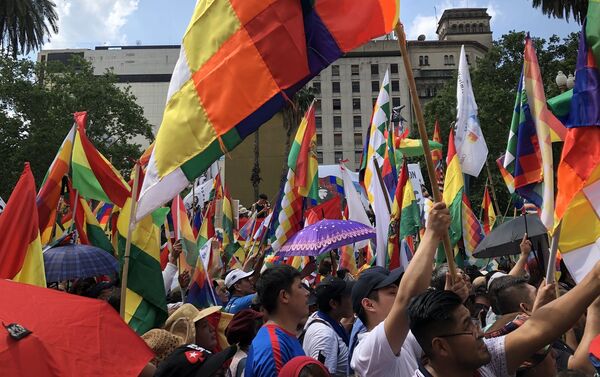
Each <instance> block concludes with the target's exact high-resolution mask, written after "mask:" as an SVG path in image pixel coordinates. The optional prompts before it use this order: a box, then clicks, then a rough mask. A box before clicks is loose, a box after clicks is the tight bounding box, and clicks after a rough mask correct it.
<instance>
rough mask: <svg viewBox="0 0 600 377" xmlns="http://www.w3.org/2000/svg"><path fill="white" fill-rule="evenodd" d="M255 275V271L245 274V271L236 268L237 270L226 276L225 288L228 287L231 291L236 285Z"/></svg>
mask: <svg viewBox="0 0 600 377" xmlns="http://www.w3.org/2000/svg"><path fill="white" fill-rule="evenodd" d="M253 273H254V271H248V272H245V271H243V270H240V269H239V268H236V269H235V270H233V271H231V272H230V273H228V274H227V276H225V286H226V287H227V289H229V288H231V287H232V286H233V285H234V284H235V283H237V282H238V281H240V280H242V279H244V278H247V277H248V276H251V275H252V274H253Z"/></svg>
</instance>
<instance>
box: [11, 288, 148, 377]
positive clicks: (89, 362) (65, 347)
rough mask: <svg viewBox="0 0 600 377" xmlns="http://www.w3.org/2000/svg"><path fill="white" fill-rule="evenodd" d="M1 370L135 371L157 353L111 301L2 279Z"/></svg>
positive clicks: (35, 373)
mask: <svg viewBox="0 0 600 377" xmlns="http://www.w3.org/2000/svg"><path fill="white" fill-rule="evenodd" d="M0 297H2V302H3V303H4V304H3V305H0V322H2V323H3V324H5V325H8V324H13V323H16V324H18V325H20V326H22V327H24V328H25V329H27V330H29V331H31V334H29V335H27V336H25V337H23V338H21V339H20V340H16V339H14V338H12V337H11V336H9V333H8V331H7V329H5V328H4V326H0V376H50V377H54V376H103V377H110V376H115V377H116V376H137V375H139V373H140V372H141V371H142V369H143V368H144V366H146V365H147V364H148V362H149V361H150V360H151V359H152V357H154V354H153V353H152V351H151V350H150V349H149V348H148V346H146V343H145V342H144V341H143V340H142V339H141V338H140V337H139V336H138V335H137V334H136V333H135V332H134V331H133V330H131V329H130V328H129V326H127V324H126V323H125V322H123V320H121V317H119V313H117V312H116V311H115V310H114V309H113V308H112V307H111V306H110V305H108V303H106V302H105V301H101V300H95V299H90V298H85V297H80V296H76V295H72V294H68V293H64V292H60V291H55V290H53V289H48V288H40V287H35V286H33V285H29V284H21V283H15V282H12V281H9V280H3V279H0Z"/></svg>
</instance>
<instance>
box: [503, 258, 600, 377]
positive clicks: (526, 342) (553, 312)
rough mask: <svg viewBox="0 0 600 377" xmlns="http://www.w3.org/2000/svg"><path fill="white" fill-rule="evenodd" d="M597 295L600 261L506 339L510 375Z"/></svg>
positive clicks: (581, 311) (574, 319)
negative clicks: (576, 282) (565, 292)
mask: <svg viewBox="0 0 600 377" xmlns="http://www.w3.org/2000/svg"><path fill="white" fill-rule="evenodd" d="M599 295H600V262H598V263H596V265H595V266H594V268H593V269H592V270H591V271H590V273H589V274H588V275H587V276H586V277H585V278H584V279H583V280H582V281H581V283H579V284H578V285H577V286H576V287H575V288H573V289H572V290H571V291H570V292H568V293H567V294H565V295H564V296H562V297H560V298H558V299H556V300H554V301H552V302H550V303H549V304H546V305H544V306H542V307H541V308H539V309H538V310H536V311H535V312H534V313H533V314H532V315H531V317H530V318H529V320H527V322H525V323H524V324H523V326H521V327H520V328H518V329H517V330H515V331H513V332H511V333H510V334H508V335H507V336H506V343H505V344H506V345H505V346H506V361H507V363H508V371H509V373H514V372H515V371H516V369H517V367H518V366H519V365H520V364H521V363H522V362H523V361H524V360H525V359H526V358H527V357H529V356H530V355H532V354H533V353H535V352H536V351H537V350H539V349H541V348H542V347H544V346H546V345H547V344H549V343H551V342H553V341H554V340H555V339H556V338H558V337H559V336H560V335H562V334H563V333H565V332H566V331H567V330H568V329H569V328H570V327H571V326H572V325H573V324H574V323H575V322H576V321H577V320H578V319H579V317H580V316H581V315H582V314H583V313H584V312H585V310H586V308H587V307H588V306H589V305H590V304H591V303H592V301H594V300H595V299H596V298H597V297H598V296H599Z"/></svg>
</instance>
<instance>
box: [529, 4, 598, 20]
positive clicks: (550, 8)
mask: <svg viewBox="0 0 600 377" xmlns="http://www.w3.org/2000/svg"><path fill="white" fill-rule="evenodd" d="M533 7H534V8H539V7H541V8H542V12H543V13H544V14H545V15H548V16H549V17H555V18H564V19H566V20H567V21H568V20H569V17H570V16H571V15H573V18H574V19H575V21H576V22H579V23H581V22H582V21H583V20H584V19H585V16H586V14H587V9H588V0H533Z"/></svg>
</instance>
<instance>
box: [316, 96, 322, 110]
mask: <svg viewBox="0 0 600 377" xmlns="http://www.w3.org/2000/svg"><path fill="white" fill-rule="evenodd" d="M315 111H316V112H319V111H321V100H319V99H316V100H315Z"/></svg>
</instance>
